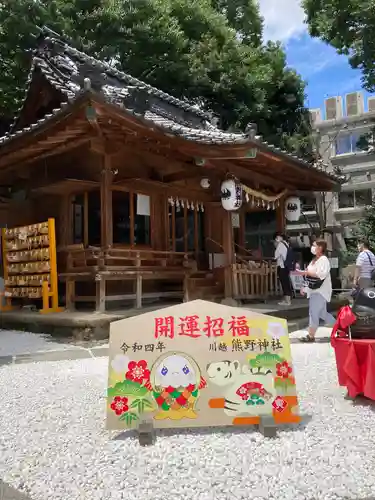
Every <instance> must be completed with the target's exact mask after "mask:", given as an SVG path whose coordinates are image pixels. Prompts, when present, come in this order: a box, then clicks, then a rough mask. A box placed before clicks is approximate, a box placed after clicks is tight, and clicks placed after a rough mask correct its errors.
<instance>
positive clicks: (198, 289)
mask: <svg viewBox="0 0 375 500" xmlns="http://www.w3.org/2000/svg"><path fill="white" fill-rule="evenodd" d="M187 286H188V290H189V300H195V299H202V300H212V301H214V300H215V299H219V298H222V297H223V287H222V285H221V283H220V282H219V281H217V280H216V279H215V277H214V275H213V273H211V272H209V271H196V272H195V273H193V274H192V275H191V276H189V278H188V280H187Z"/></svg>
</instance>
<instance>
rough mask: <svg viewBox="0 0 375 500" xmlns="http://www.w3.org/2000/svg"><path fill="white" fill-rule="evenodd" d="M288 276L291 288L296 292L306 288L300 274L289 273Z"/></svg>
mask: <svg viewBox="0 0 375 500" xmlns="http://www.w3.org/2000/svg"><path fill="white" fill-rule="evenodd" d="M289 276H290V281H291V282H292V287H293V288H294V290H295V291H296V292H299V291H300V290H301V288H303V287H304V286H306V285H305V279H304V276H302V275H301V273H298V272H296V271H291V272H290V274H289Z"/></svg>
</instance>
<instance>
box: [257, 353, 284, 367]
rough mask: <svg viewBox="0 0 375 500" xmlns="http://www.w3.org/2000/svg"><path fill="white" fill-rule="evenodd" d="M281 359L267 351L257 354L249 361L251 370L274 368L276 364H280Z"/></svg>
mask: <svg viewBox="0 0 375 500" xmlns="http://www.w3.org/2000/svg"><path fill="white" fill-rule="evenodd" d="M282 361H283V358H281V357H280V356H279V355H278V354H272V353H270V352H268V351H266V352H264V353H263V354H258V356H257V357H256V358H255V359H250V361H249V363H250V366H251V368H274V367H275V366H276V365H277V364H278V363H282Z"/></svg>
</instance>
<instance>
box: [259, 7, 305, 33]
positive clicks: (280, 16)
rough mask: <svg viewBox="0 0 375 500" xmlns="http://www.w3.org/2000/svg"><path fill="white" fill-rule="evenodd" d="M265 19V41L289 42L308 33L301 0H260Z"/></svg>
mask: <svg viewBox="0 0 375 500" xmlns="http://www.w3.org/2000/svg"><path fill="white" fill-rule="evenodd" d="M258 1H259V6H260V12H261V14H262V16H263V17H264V39H265V40H275V41H276V40H280V41H282V42H287V41H288V40H290V39H291V38H296V37H298V36H300V35H302V34H303V33H304V32H305V31H306V25H305V24H304V22H303V21H304V19H305V14H304V12H303V10H302V7H301V2H300V0H258Z"/></svg>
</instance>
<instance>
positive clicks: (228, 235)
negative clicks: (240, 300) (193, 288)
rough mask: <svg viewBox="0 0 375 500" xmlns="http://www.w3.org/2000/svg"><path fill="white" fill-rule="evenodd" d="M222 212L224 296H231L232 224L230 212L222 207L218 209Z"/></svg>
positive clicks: (232, 261)
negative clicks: (224, 264) (224, 260)
mask: <svg viewBox="0 0 375 500" xmlns="http://www.w3.org/2000/svg"><path fill="white" fill-rule="evenodd" d="M220 212H221V213H222V217H223V219H222V224H223V226H222V227H223V251H224V253H225V257H226V266H225V270H224V274H225V298H231V297H232V296H233V282H232V280H233V273H232V264H234V263H235V254H234V240H233V226H232V214H231V213H230V212H227V211H226V210H224V209H221V211H220Z"/></svg>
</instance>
